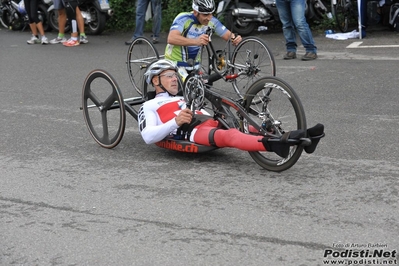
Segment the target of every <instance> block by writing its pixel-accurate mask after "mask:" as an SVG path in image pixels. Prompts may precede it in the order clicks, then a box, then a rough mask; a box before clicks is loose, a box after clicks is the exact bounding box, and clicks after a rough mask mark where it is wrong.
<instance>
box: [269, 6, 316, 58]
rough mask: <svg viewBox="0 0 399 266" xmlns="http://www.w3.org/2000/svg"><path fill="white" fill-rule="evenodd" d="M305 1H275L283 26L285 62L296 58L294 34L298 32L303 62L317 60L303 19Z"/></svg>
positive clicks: (314, 48)
mask: <svg viewBox="0 0 399 266" xmlns="http://www.w3.org/2000/svg"><path fill="white" fill-rule="evenodd" d="M305 1H306V0H276V6H277V10H278V13H279V16H280V20H281V23H282V24H283V34H284V38H285V45H286V50H287V53H286V54H285V55H284V59H285V60H289V59H295V58H296V49H297V44H296V34H295V31H297V32H298V35H299V38H300V39H301V42H302V45H303V46H304V47H305V50H306V53H305V55H304V56H303V57H302V60H303V61H309V60H315V59H316V58H317V47H316V46H315V43H314V40H313V36H312V32H311V30H310V27H309V24H308V23H307V22H306V18H305V6H306V2H305Z"/></svg>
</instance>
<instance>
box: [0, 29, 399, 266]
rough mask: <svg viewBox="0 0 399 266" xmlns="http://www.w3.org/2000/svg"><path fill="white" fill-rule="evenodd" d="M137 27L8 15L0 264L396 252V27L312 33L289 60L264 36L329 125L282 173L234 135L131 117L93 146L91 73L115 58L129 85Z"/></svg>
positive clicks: (3, 44)
mask: <svg viewBox="0 0 399 266" xmlns="http://www.w3.org/2000/svg"><path fill="white" fill-rule="evenodd" d="M130 35H131V34H130V33H126V34H122V33H105V34H103V35H101V36H89V44H87V45H81V46H79V47H73V48H66V47H63V46H62V45H48V46H42V45H33V46H29V45H27V44H26V40H27V39H28V38H29V37H30V35H29V33H28V32H11V31H8V30H5V29H0V136H1V140H0V265H96V266H100V265H170V266H172V265H173V266H176V265H182V266H183V265H271V266H279V265H283V266H285V265H301V266H304V265H310V266H312V265H328V264H332V263H333V261H334V259H342V260H343V262H344V263H345V265H349V264H350V263H352V264H360V261H361V260H364V262H365V263H364V264H365V265H380V264H378V263H382V262H383V261H387V262H389V263H390V264H389V265H395V264H396V265H397V260H396V259H397V258H396V254H395V252H396V251H397V250H398V248H399V207H398V202H399V193H398V190H399V179H398V178H399V162H398V158H399V148H398V144H397V143H398V141H399V138H398V129H399V115H398V113H399V104H398V102H399V93H398V90H399V87H398V83H399V75H398V65H399V48H398V42H399V41H398V40H399V39H398V35H397V34H395V33H392V32H389V31H379V32H377V31H376V32H370V33H369V34H368V37H367V38H366V39H363V40H356V39H350V40H342V41H336V40H331V39H327V38H325V37H324V36H322V35H315V40H316V44H317V46H318V49H319V59H318V60H316V61H311V62H302V61H300V60H291V61H284V60H282V55H283V54H284V40H283V36H282V33H281V32H280V33H279V32H277V33H262V34H259V36H260V37H261V38H263V39H264V40H266V42H267V43H268V45H269V46H270V48H271V50H272V51H273V54H274V55H275V57H276V64H277V76H279V77H281V78H283V79H284V80H286V81H287V82H288V83H290V84H291V85H292V86H293V87H294V88H295V90H296V91H297V93H298V94H299V96H300V98H301V100H302V103H303V105H304V107H305V111H306V116H307V123H308V125H309V126H311V125H313V124H315V123H317V122H321V123H324V124H325V127H326V137H325V138H324V139H322V141H321V143H320V145H319V147H318V149H317V150H316V152H315V153H314V154H312V155H308V154H303V156H302V157H301V158H300V160H299V161H298V162H297V163H296V165H294V166H293V167H292V168H291V169H289V170H287V171H285V172H282V173H273V172H268V171H265V170H263V169H261V168H260V167H259V166H258V165H257V164H256V163H255V162H254V161H252V159H251V157H250V156H249V155H248V154H247V153H246V152H242V151H237V150H233V149H220V150H216V151H213V152H211V153H207V154H200V155H191V154H183V153H176V152H172V151H168V150H165V149H161V148H158V147H156V146H153V145H146V144H144V142H143V141H142V140H141V137H140V135H139V133H138V128H137V125H136V121H135V120H134V119H133V118H132V117H130V116H128V119H127V128H126V132H125V135H124V138H123V139H122V141H121V143H120V144H119V145H118V146H117V147H116V148H114V149H112V150H108V149H104V148H101V147H100V146H99V145H97V144H96V143H95V141H94V140H93V139H92V138H91V136H90V135H89V133H88V130H87V128H86V125H85V123H84V119H83V115H82V111H81V110H80V109H79V107H80V106H81V91H82V85H83V81H84V79H85V77H86V75H87V74H88V73H89V72H90V71H91V70H93V69H97V68H100V69H105V70H107V71H108V72H110V73H111V74H112V75H113V76H114V78H115V79H116V80H117V82H118V84H119V86H120V87H121V88H122V91H123V93H124V96H126V97H128V96H129V95H130V94H133V92H132V86H131V84H130V81H129V78H128V75H127V71H126V63H125V62H126V53H127V46H125V45H124V41H125V40H127V39H128V38H129V37H130ZM48 37H49V38H54V37H55V33H48ZM162 37H163V38H162V42H161V43H159V44H157V45H156V46H157V48H158V49H159V50H160V51H162V49H163V47H164V45H165V35H163V36H162ZM214 42H215V44H216V45H222V43H221V42H220V40H218V39H217V38H214ZM359 42H361V43H359ZM351 44H352V47H356V48H348V46H349V45H351ZM303 53H304V49H303V47H299V49H298V54H299V55H301V54H303ZM366 250H369V253H366ZM374 250H382V251H383V252H389V253H386V254H387V256H386V257H383V258H380V257H378V253H377V255H376V256H377V257H373V256H370V255H371V254H373V255H375V254H374ZM349 251H351V255H348V254H349ZM355 251H357V252H360V251H363V255H364V254H366V255H367V256H366V257H364V256H360V255H359V254H360V253H359V254H358V256H357V257H356V256H355V255H353V254H354V252H355ZM326 252H327V253H326ZM345 252H346V253H345ZM345 254H346V256H345ZM367 262H368V264H366V263H367Z"/></svg>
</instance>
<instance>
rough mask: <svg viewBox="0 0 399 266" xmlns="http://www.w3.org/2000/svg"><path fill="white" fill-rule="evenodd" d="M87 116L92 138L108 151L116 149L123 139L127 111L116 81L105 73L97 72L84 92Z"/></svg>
mask: <svg viewBox="0 0 399 266" xmlns="http://www.w3.org/2000/svg"><path fill="white" fill-rule="evenodd" d="M82 109H83V116H84V119H85V123H86V126H87V128H88V129H89V132H90V135H91V136H92V137H93V138H94V140H95V141H96V142H97V143H98V144H99V145H100V146H102V147H104V148H108V149H111V148H114V147H115V146H116V145H118V144H119V142H120V141H121V140H122V137H123V134H124V132H125V126H126V112H125V105H124V101H123V97H122V93H121V91H120V89H119V87H118V84H117V83H116V81H115V80H114V78H113V77H112V76H111V75H110V74H108V73H107V72H106V71H104V70H99V69H96V70H93V71H91V72H90V73H89V75H88V76H87V77H86V80H85V82H84V85H83V91H82Z"/></svg>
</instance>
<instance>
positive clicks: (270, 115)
mask: <svg viewBox="0 0 399 266" xmlns="http://www.w3.org/2000/svg"><path fill="white" fill-rule="evenodd" d="M244 107H245V110H246V111H247V113H248V114H249V115H250V116H251V118H252V119H254V120H255V121H257V123H258V124H259V125H261V126H262V128H264V129H266V131H267V132H270V133H271V134H274V135H278V136H281V135H282V134H283V133H284V132H288V131H292V130H297V129H306V117H305V112H304V110H303V107H302V103H301V101H300V99H299V97H298V95H297V94H296V93H295V91H294V90H293V88H292V87H291V86H290V85H289V84H287V83H286V82H284V81H283V80H281V79H279V78H276V77H264V78H261V79H259V80H257V81H256V82H255V83H254V84H252V85H251V87H250V88H249V89H248V92H247V94H246V95H245V98H244ZM242 130H243V132H246V133H249V134H256V133H254V132H253V130H252V131H251V126H250V125H249V124H248V122H247V121H245V120H243V123H242ZM302 151H303V146H292V147H290V153H289V155H288V156H287V157H286V158H281V157H280V156H278V155H277V154H276V153H274V152H267V151H266V152H249V154H250V155H251V157H252V159H253V160H254V161H255V162H256V163H257V164H259V165H260V166H262V167H263V168H265V169H267V170H269V171H274V172H281V171H284V170H287V169H289V168H290V167H292V166H293V165H294V164H295V163H296V162H297V161H298V159H299V157H300V156H301V154H302Z"/></svg>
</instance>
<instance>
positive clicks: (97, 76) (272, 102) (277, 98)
mask: <svg viewBox="0 0 399 266" xmlns="http://www.w3.org/2000/svg"><path fill="white" fill-rule="evenodd" d="M203 78H204V77H203V74H202V73H200V71H195V72H193V73H190V74H189V75H188V76H187V78H186V79H185V82H184V84H180V86H182V90H183V95H184V97H185V99H186V101H187V105H188V106H190V108H191V109H197V108H198V109H199V108H204V109H210V111H211V113H212V114H213V119H216V120H218V121H219V122H220V124H221V125H222V128H224V129H228V128H237V129H239V130H241V131H242V132H245V133H246V134H252V135H256V136H259V139H260V140H261V139H262V138H263V137H270V140H269V141H280V140H279V138H280V137H281V136H282V135H283V134H284V133H286V132H289V131H291V130H296V129H304V130H305V129H306V117H305V112H304V109H303V106H302V104H301V101H300V99H299V97H298V95H297V94H296V93H295V91H294V90H293V88H292V87H291V86H290V85H289V84H287V83H286V82H285V81H283V80H281V79H279V78H277V77H262V78H260V79H258V80H257V81H256V82H254V83H253V84H252V85H251V86H249V88H248V90H247V92H246V93H245V94H244V95H243V98H239V99H232V98H230V97H226V96H223V95H221V94H219V93H218V92H216V90H215V89H214V88H213V87H211V86H206V85H205V84H206V83H205V81H204V79H203ZM142 88H143V89H142V90H141V95H140V96H136V97H132V98H127V99H124V98H123V96H122V92H121V89H120V88H119V86H118V84H117V82H116V80H115V79H114V78H113V77H112V76H111V75H110V74H109V73H108V72H106V71H105V70H100V69H96V70H93V71H91V72H90V73H89V74H88V76H87V77H86V79H85V82H84V84H83V90H82V109H83V115H84V119H85V123H86V125H87V128H88V130H89V133H90V134H91V136H92V137H93V138H94V140H95V141H96V142H97V143H98V144H99V145H100V146H102V147H104V148H109V149H111V148H114V147H116V146H117V145H118V144H119V143H120V141H121V140H122V137H123V135H124V132H125V126H126V112H128V113H129V114H130V115H132V116H133V118H134V119H136V120H137V119H138V115H139V108H140V106H141V105H142V104H143V103H144V102H145V101H146V100H148V99H150V98H152V97H153V96H154V95H153V93H154V91H150V90H148V88H147V86H142ZM151 95H152V96H151ZM205 100H206V101H205ZM323 136H324V133H323V135H321V136H317V137H313V138H309V137H306V138H300V139H287V140H286V142H288V143H289V144H290V151H289V154H288V156H286V157H285V158H282V157H280V156H278V155H277V154H275V153H274V152H267V151H258V152H249V154H250V156H251V157H252V159H253V160H254V161H255V162H256V163H257V164H258V165H260V166H261V167H263V168H264V169H267V170H269V171H274V172H281V171H284V170H287V169H289V168H290V167H292V166H293V165H294V164H295V163H296V162H297V161H298V159H299V158H300V156H301V154H302V151H303V149H304V147H305V146H308V145H311V144H312V141H314V140H317V139H319V138H321V137H323ZM156 145H157V146H159V147H163V148H167V149H172V150H177V151H182V152H191V153H200V152H208V151H211V150H214V149H217V147H215V146H205V145H200V144H196V143H192V142H190V141H188V140H185V139H174V138H167V139H164V140H162V141H160V142H158V143H157V144H156Z"/></svg>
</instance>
